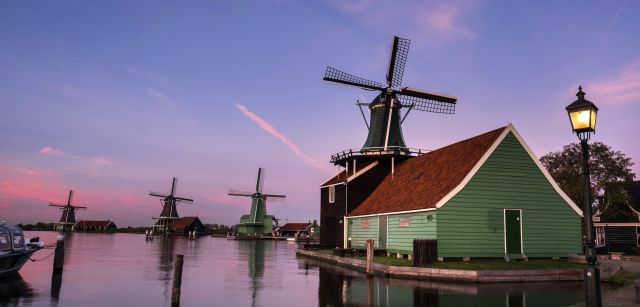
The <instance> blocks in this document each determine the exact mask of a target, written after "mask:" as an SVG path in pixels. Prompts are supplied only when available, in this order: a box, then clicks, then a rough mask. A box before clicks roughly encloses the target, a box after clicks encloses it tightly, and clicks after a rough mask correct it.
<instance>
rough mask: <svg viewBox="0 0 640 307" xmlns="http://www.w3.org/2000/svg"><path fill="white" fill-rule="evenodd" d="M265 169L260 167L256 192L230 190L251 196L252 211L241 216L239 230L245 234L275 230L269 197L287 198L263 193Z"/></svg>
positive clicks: (266, 232) (232, 192) (235, 194)
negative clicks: (269, 213) (269, 209)
mask: <svg viewBox="0 0 640 307" xmlns="http://www.w3.org/2000/svg"><path fill="white" fill-rule="evenodd" d="M264 177H265V170H264V169H263V168H259V169H258V180H257V182H256V191H255V192H243V191H237V190H229V195H232V196H244V197H251V211H250V212H249V214H248V215H246V214H245V215H243V216H242V217H241V218H240V224H239V227H238V232H239V233H240V234H244V235H263V234H270V233H271V232H272V231H273V223H274V221H275V218H274V217H273V216H271V215H267V199H268V198H285V197H286V196H285V195H277V194H265V193H262V187H263V185H264Z"/></svg>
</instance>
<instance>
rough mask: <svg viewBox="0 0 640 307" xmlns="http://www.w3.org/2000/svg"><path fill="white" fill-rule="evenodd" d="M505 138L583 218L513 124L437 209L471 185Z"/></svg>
mask: <svg viewBox="0 0 640 307" xmlns="http://www.w3.org/2000/svg"><path fill="white" fill-rule="evenodd" d="M505 138H508V140H507V141H508V142H511V143H512V145H513V146H519V147H521V148H522V149H523V150H524V153H525V154H526V156H527V157H528V159H529V160H530V162H533V163H530V164H529V165H528V167H532V168H537V169H538V170H539V171H540V172H541V173H542V175H543V176H544V178H545V179H546V180H547V182H548V183H549V184H550V185H551V187H552V188H553V189H554V191H555V192H556V193H558V195H559V196H560V197H562V199H563V200H564V201H565V202H566V204H567V205H569V206H570V207H571V208H572V209H573V210H574V211H575V212H576V213H577V214H578V215H579V216H582V210H580V208H579V207H578V206H577V205H576V204H575V203H574V202H573V201H572V200H571V198H569V196H567V194H566V193H564V191H562V189H560V186H558V184H557V183H556V181H555V180H554V179H553V177H551V174H549V172H548V171H547V169H546V168H545V167H544V166H543V165H542V163H540V160H539V159H538V158H537V157H536V155H535V154H534V153H533V151H532V150H531V148H530V147H529V145H527V143H526V142H525V141H524V139H523V138H522V136H521V135H520V133H518V131H517V130H516V129H515V127H514V126H513V125H512V124H509V126H507V128H506V129H504V131H503V132H502V134H501V135H500V136H499V137H498V138H497V139H496V141H495V142H494V143H493V144H492V145H491V147H490V148H489V150H487V152H486V153H485V154H484V155H483V156H482V158H480V160H479V161H478V162H477V163H476V165H475V166H474V167H473V169H471V171H470V172H469V173H468V174H467V175H466V176H465V178H464V179H463V180H462V182H460V184H459V185H458V186H457V187H456V188H454V189H453V190H452V191H451V192H449V193H448V194H447V195H446V196H445V197H444V198H442V199H441V200H440V201H438V203H437V204H436V208H440V207H442V206H443V205H445V204H446V203H447V202H448V201H449V200H450V199H451V198H453V197H454V196H455V195H456V194H457V193H458V192H460V191H461V190H462V189H463V188H464V187H465V186H466V185H467V184H468V183H469V181H470V180H471V179H472V178H473V177H474V176H475V175H476V173H477V172H478V171H479V170H480V168H481V167H482V166H483V165H484V164H485V163H486V161H487V160H488V159H489V158H490V157H491V156H492V155H493V154H494V152H495V151H496V149H497V148H498V146H500V145H501V144H503V142H504V141H505ZM516 144H517V145H516ZM524 157H525V155H524V154H523V153H522V152H521V158H524Z"/></svg>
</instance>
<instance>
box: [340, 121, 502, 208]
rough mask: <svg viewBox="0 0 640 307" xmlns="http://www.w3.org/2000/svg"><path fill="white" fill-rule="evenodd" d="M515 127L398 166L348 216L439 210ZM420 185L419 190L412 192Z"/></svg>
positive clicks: (457, 143)
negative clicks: (478, 164) (447, 197)
mask: <svg viewBox="0 0 640 307" xmlns="http://www.w3.org/2000/svg"><path fill="white" fill-rule="evenodd" d="M511 130H513V128H512V125H508V126H504V127H500V128H497V129H493V130H491V131H488V132H485V133H482V134H479V135H476V136H474V137H471V138H468V139H464V140H461V141H458V142H456V143H453V144H450V145H447V146H444V147H442V148H439V149H436V150H433V151H430V152H428V153H426V154H424V155H421V156H418V157H415V158H411V159H408V160H406V161H404V162H402V163H399V164H398V165H397V167H396V169H395V173H394V174H391V173H390V174H388V175H387V176H386V177H385V178H384V179H383V180H382V182H381V183H380V184H379V185H378V186H377V187H376V188H375V190H374V191H373V192H372V193H371V194H370V195H369V197H367V198H366V199H365V200H364V201H363V202H362V203H361V204H360V205H359V206H358V207H356V208H355V209H354V210H353V211H351V212H350V213H349V214H348V215H349V216H359V215H368V214H376V213H380V212H401V211H412V210H422V209H429V208H436V204H437V203H438V202H439V201H440V200H441V199H443V198H444V197H445V196H446V195H447V194H449V192H451V191H453V190H454V189H455V188H456V187H457V186H458V185H459V184H460V182H462V181H463V180H464V178H465V177H466V176H467V175H468V174H469V173H470V172H471V171H472V170H473V168H474V167H475V165H476V164H477V163H478V161H480V160H481V159H482V157H483V156H484V155H485V154H486V153H487V152H488V151H489V150H490V148H491V147H492V146H493V145H494V143H495V142H496V141H497V140H498V139H499V138H500V137H501V136H502V135H503V134H504V133H505V131H511ZM414 185H418V186H420V187H421V188H420V189H417V190H416V189H410V188H407V187H409V186H414Z"/></svg>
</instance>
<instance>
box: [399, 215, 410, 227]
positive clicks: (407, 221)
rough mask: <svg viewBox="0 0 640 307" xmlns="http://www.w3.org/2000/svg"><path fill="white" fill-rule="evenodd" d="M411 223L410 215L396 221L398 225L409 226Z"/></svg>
mask: <svg viewBox="0 0 640 307" xmlns="http://www.w3.org/2000/svg"><path fill="white" fill-rule="evenodd" d="M410 224H411V217H410V216H405V217H401V218H400V222H399V223H398V227H409V225H410Z"/></svg>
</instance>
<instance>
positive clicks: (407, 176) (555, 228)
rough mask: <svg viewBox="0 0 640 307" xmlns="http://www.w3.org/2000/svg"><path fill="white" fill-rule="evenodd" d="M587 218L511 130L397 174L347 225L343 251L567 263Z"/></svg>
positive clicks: (430, 156)
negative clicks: (421, 242)
mask: <svg viewBox="0 0 640 307" xmlns="http://www.w3.org/2000/svg"><path fill="white" fill-rule="evenodd" d="M581 216H582V211H581V210H580V209H579V208H578V207H577V206H576V205H575V204H574V203H573V202H572V201H571V200H570V199H569V197H567V195H566V194H565V193H564V192H563V191H562V190H561V189H560V188H559V187H558V185H557V184H556V183H555V182H554V180H553V179H552V178H551V176H550V175H549V173H548V172H547V170H546V169H545V168H544V167H543V166H542V165H541V164H540V162H539V161H538V159H537V158H536V157H535V155H534V154H533V152H532V151H531V149H530V148H529V146H527V144H526V143H525V142H524V140H523V139H522V137H521V136H520V134H519V133H518V131H516V129H515V128H514V127H513V125H509V126H507V127H503V128H499V129H496V130H493V131H490V132H487V133H484V134H482V135H478V136H476V137H473V138H470V139H467V140H464V141H461V142H458V143H455V144H452V145H449V146H446V147H443V148H440V149H438V150H434V151H431V152H429V153H427V154H424V155H421V156H418V157H415V158H412V159H409V160H406V161H403V162H401V163H399V164H398V165H396V166H395V169H394V170H393V171H392V172H390V173H389V174H388V175H387V176H386V177H385V178H384V180H383V181H382V182H381V183H380V184H379V185H378V186H377V187H376V188H375V190H374V191H373V192H372V193H371V195H370V196H369V197H368V198H367V199H366V200H365V201H363V202H362V203H361V204H360V205H359V206H358V207H357V208H355V209H354V210H352V211H351V212H349V214H348V215H347V216H346V217H345V220H344V223H343V225H344V228H345V229H344V234H345V238H344V242H345V243H344V245H345V247H349V245H350V247H354V248H363V247H365V242H366V240H368V239H373V240H374V241H375V247H376V248H380V249H386V250H387V251H388V252H391V253H399V254H408V255H410V254H412V248H413V240H414V239H436V240H437V250H438V257H439V258H461V257H471V258H502V257H505V258H507V259H509V258H521V257H522V258H536V257H566V256H567V255H568V254H570V253H579V252H581V228H580V221H581Z"/></svg>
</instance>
